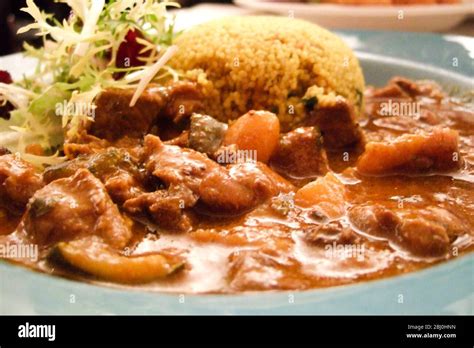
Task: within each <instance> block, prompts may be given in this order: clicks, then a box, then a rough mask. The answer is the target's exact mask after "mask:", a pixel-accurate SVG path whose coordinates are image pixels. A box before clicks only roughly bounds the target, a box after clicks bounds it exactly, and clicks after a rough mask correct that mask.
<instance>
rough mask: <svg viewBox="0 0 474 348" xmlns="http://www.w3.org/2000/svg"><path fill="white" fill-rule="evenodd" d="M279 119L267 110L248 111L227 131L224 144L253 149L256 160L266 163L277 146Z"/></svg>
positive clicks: (242, 148)
mask: <svg viewBox="0 0 474 348" xmlns="http://www.w3.org/2000/svg"><path fill="white" fill-rule="evenodd" d="M279 137H280V121H279V120H278V117H277V116H276V115H275V114H273V113H271V112H268V111H249V112H248V113H246V114H245V115H243V116H241V117H239V118H238V119H237V120H236V121H235V122H234V123H233V124H232V125H231V126H230V127H229V130H228V131H227V134H226V136H225V139H224V145H231V144H236V145H237V147H238V148H239V150H255V151H256V153H257V160H258V161H260V162H264V163H267V162H268V160H269V159H270V157H271V156H272V154H273V153H274V151H275V150H276V148H277V146H278V141H279Z"/></svg>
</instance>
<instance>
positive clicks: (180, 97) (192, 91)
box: [161, 81, 203, 123]
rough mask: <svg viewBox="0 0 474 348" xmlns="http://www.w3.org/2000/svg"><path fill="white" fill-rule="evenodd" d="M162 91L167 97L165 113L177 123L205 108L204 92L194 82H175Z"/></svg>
mask: <svg viewBox="0 0 474 348" xmlns="http://www.w3.org/2000/svg"><path fill="white" fill-rule="evenodd" d="M161 91H162V93H163V95H164V97H165V99H166V107H165V109H164V110H163V111H164V114H165V116H166V117H168V118H170V119H172V120H173V121H174V122H175V123H178V122H180V121H181V120H182V119H183V118H187V117H189V116H191V115H192V114H193V113H195V112H200V111H202V109H203V104H202V101H201V100H202V93H201V91H200V90H199V89H198V88H197V86H196V84H194V83H191V82H186V81H180V82H175V83H173V84H172V85H170V86H168V87H166V88H164V89H162V90H161Z"/></svg>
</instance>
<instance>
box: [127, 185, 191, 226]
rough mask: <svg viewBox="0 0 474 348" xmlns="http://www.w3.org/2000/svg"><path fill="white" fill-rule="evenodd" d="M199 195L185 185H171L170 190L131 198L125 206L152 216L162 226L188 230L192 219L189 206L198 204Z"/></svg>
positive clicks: (137, 213) (133, 212) (129, 210)
mask: <svg viewBox="0 0 474 348" xmlns="http://www.w3.org/2000/svg"><path fill="white" fill-rule="evenodd" d="M196 201H197V196H196V195H195V194H194V193H193V192H192V191H191V190H190V189H189V188H187V187H185V186H171V187H170V188H169V189H168V190H158V191H155V192H150V193H143V194H141V195H140V196H138V197H137V198H132V199H129V200H128V201H126V202H125V204H124V206H123V208H124V209H125V211H127V212H129V213H131V214H133V215H137V216H143V217H145V218H150V219H151V221H153V222H155V223H156V224H157V225H159V226H160V227H161V228H166V229H168V230H177V231H188V230H189V229H190V228H191V220H190V217H189V212H188V211H186V209H187V208H190V207H193V206H194V205H195V204H196Z"/></svg>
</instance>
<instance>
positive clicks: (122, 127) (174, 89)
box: [89, 82, 202, 140]
mask: <svg viewBox="0 0 474 348" xmlns="http://www.w3.org/2000/svg"><path fill="white" fill-rule="evenodd" d="M134 93H135V91H134V90H133V89H116V88H112V89H107V90H105V91H104V92H102V93H101V94H100V95H99V96H98V97H97V99H96V109H95V118H94V122H93V123H92V124H91V126H90V130H89V131H90V133H91V134H92V135H96V136H98V137H100V138H105V139H107V140H117V139H119V138H121V137H123V136H125V135H127V136H129V137H138V138H141V137H143V136H144V135H145V134H148V133H150V132H151V131H152V128H153V127H154V126H156V125H157V124H158V121H159V120H160V119H165V120H169V121H171V122H174V123H177V122H179V121H180V120H181V119H183V118H186V117H189V116H190V115H191V114H192V113H193V112H197V111H200V109H201V107H202V105H201V102H200V99H201V93H200V91H199V90H198V89H197V87H196V85H195V84H193V83H190V82H178V83H174V84H172V85H169V86H167V87H155V86H150V87H148V88H147V89H146V90H145V91H144V92H143V94H142V95H141V96H140V98H139V99H138V101H137V103H136V104H135V105H134V106H133V107H130V105H129V104H130V101H131V100H132V96H133V94H134Z"/></svg>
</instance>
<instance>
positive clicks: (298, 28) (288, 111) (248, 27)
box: [170, 16, 364, 129]
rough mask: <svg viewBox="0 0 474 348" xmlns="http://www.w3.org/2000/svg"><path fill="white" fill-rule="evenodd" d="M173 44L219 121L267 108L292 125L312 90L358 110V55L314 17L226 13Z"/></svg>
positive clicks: (179, 64) (175, 62) (179, 65)
mask: <svg viewBox="0 0 474 348" xmlns="http://www.w3.org/2000/svg"><path fill="white" fill-rule="evenodd" d="M176 44H177V45H178V46H179V47H180V49H179V51H178V53H177V54H176V55H175V57H173V59H172V60H171V62H170V64H171V66H172V67H174V68H175V69H177V70H179V71H181V72H183V74H185V76H186V77H187V78H190V79H194V80H196V81H197V82H198V83H199V84H200V85H201V86H202V89H203V91H204V95H205V100H204V103H205V106H206V112H207V113H209V114H210V115H212V116H214V117H216V118H218V119H220V120H222V121H227V120H231V119H235V118H237V117H239V116H240V115H242V114H243V113H245V112H247V111H248V110H250V109H256V110H258V109H265V110H269V111H272V112H275V113H276V114H277V115H278V117H279V118H280V121H281V123H282V126H283V128H284V129H285V128H287V129H288V128H291V127H292V126H294V125H295V124H298V123H299V122H300V121H301V120H302V119H303V118H304V115H305V101H306V100H307V98H308V96H310V95H311V91H314V90H316V91H318V93H317V95H316V97H321V95H322V96H324V95H328V96H329V97H333V96H342V97H344V98H346V99H348V100H349V101H350V102H352V104H353V105H354V106H355V109H356V113H357V114H358V113H360V110H361V109H362V104H363V101H362V96H363V91H364V78H363V75H362V70H361V68H360V65H359V62H358V60H357V58H356V57H355V55H354V53H353V52H352V50H351V49H350V48H349V47H348V46H347V45H346V44H345V43H344V42H343V41H342V39H340V38H339V37H338V36H336V35H335V34H333V33H331V32H329V31H328V30H326V29H323V28H321V27H319V26H317V25H315V24H312V23H309V22H306V21H303V20H299V19H293V18H285V17H272V16H247V17H226V18H224V19H221V20H216V21H211V22H208V23H205V24H202V25H199V26H197V27H194V28H193V29H192V30H189V31H186V32H184V33H182V34H181V35H180V36H179V37H178V38H177V40H176ZM311 87H312V88H311ZM310 88H311V89H310ZM308 90H309V91H308Z"/></svg>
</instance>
